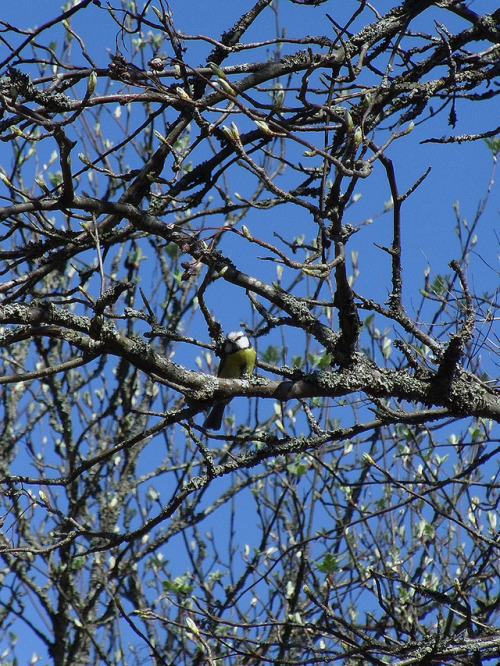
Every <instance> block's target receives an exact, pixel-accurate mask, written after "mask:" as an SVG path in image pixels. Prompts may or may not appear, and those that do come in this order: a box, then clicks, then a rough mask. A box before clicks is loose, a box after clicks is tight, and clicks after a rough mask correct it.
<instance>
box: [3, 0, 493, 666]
mask: <svg viewBox="0 0 500 666" xmlns="http://www.w3.org/2000/svg"><path fill="white" fill-rule="evenodd" d="M251 4H252V3H250V2H245V3H243V2H234V1H230V2H229V1H227V0H223V1H218V2H215V1H211V0H203V1H201V0H193V1H189V2H186V1H182V0H181V1H178V0H173V1H172V2H171V5H172V9H173V11H174V20H175V23H176V26H177V28H178V29H179V30H181V31H182V32H185V33H190V34H192V35H196V34H202V33H203V34H210V35H213V36H218V35H219V34H220V33H221V32H222V31H224V30H227V29H228V28H229V27H231V25H232V24H233V23H234V21H235V20H236V19H237V18H238V17H239V16H240V14H241V13H242V11H244V9H245V7H249V6H250V5H251ZM373 4H375V5H376V6H377V7H378V8H379V10H380V11H381V12H384V11H385V10H386V9H387V8H388V7H390V6H393V4H394V3H392V2H388V1H387V0H386V1H384V2H378V3H377V2H374V3H373ZM103 5H104V3H103ZM280 7H281V10H280V17H279V18H276V16H275V15H274V14H273V13H272V12H270V11H268V12H265V13H264V14H263V15H261V17H259V19H258V21H257V22H256V24H255V27H254V28H253V29H252V30H251V31H249V33H248V35H246V36H245V39H246V40H248V41H251V40H252V39H258V38H259V37H260V36H261V34H262V32H261V31H263V30H267V31H268V32H269V35H270V36H272V35H273V34H274V30H275V23H276V21H278V23H280V24H282V25H285V24H286V34H287V36H289V37H291V36H301V35H302V34H303V33H304V25H303V24H304V16H307V32H308V33H309V34H314V33H315V32H319V33H328V31H329V23H328V21H327V20H326V19H325V12H329V13H332V14H333V13H334V14H335V19H336V20H337V21H338V22H340V23H341V22H342V20H343V16H342V11H345V10H347V9H349V10H350V8H351V3H348V2H344V3H340V6H339V3H338V2H335V0H331V1H329V2H327V3H325V4H323V5H321V6H319V7H317V8H315V9H314V10H311V9H307V8H304V7H300V6H298V5H292V4H291V3H289V2H287V1H286V0H281V3H280ZM488 7H491V2H487V1H484V2H478V1H477V0H476V2H473V3H471V8H473V9H474V10H475V11H477V12H481V11H482V10H484V9H485V8H488ZM58 11H59V2H54V1H53V0H51V1H47V2H33V1H32V0H18V2H16V3H6V4H5V7H2V19H3V20H4V21H7V22H11V23H12V24H14V25H16V26H19V27H24V28H29V27H31V26H34V25H36V24H41V23H43V22H44V21H46V20H48V19H49V18H51V17H53V16H55V15H56V14H57V13H58ZM440 16H441V13H440V11H439V10H436V18H437V19H439V17H440ZM457 21H458V19H457ZM423 22H424V20H423V19H422V23H423ZM425 23H426V25H427V26H428V25H429V24H430V23H432V21H430V20H429V19H426V21H425ZM72 26H73V27H74V28H75V30H76V31H77V32H79V33H80V34H81V35H82V37H83V38H84V40H85V43H86V45H87V48H88V52H89V54H90V55H91V57H92V58H93V59H94V61H95V62H96V63H97V64H98V66H99V67H103V68H104V67H107V65H108V63H109V57H108V53H109V52H111V53H114V51H115V38H116V34H117V26H116V24H115V23H114V22H113V21H112V20H111V18H110V17H109V15H108V14H107V12H105V11H103V10H98V9H97V8H96V7H94V6H92V5H90V6H89V7H88V8H87V9H86V10H85V12H82V13H81V14H80V15H78V14H77V15H76V17H75V19H74V21H73V22H72ZM422 27H424V26H423V25H422ZM450 27H453V26H450ZM21 39H22V38H21ZM39 41H40V42H43V41H44V38H43V37H42V38H41V39H40V40H39ZM187 45H188V55H187V59H188V60H189V61H190V63H191V64H193V66H197V65H198V64H201V63H202V62H203V61H204V58H205V57H206V55H207V54H208V52H209V50H210V49H209V47H208V46H207V47H206V48H205V49H202V48H200V47H199V46H198V45H197V44H196V43H195V42H190V41H188V42H187ZM288 48H291V47H288ZM122 50H123V49H122ZM74 53H75V61H76V62H77V63H78V64H84V61H83V59H82V58H81V56H80V55H79V54H78V49H77V48H76V46H75V47H74ZM125 55H126V56H127V57H128V55H127V54H125ZM245 56H246V53H245V52H243V53H242V54H241V56H240V58H241V60H242V61H244V60H245ZM4 57H5V46H4V45H2V44H0V60H2V59H3V58H4ZM148 57H149V55H148ZM250 57H253V56H250ZM476 107H477V108H475V109H474V112H472V111H471V109H470V103H467V102H463V103H462V102H459V103H458V104H457V113H458V123H457V127H456V128H455V130H452V129H451V128H450V127H448V126H447V123H446V117H447V116H446V113H445V114H441V115H439V116H438V117H437V118H435V119H434V120H432V121H430V122H428V123H426V124H424V125H421V126H417V127H415V129H414V130H413V132H412V133H411V135H409V136H408V137H406V138H403V139H401V140H399V141H396V142H395V143H393V144H392V145H391V147H390V148H389V149H388V151H387V154H388V155H389V157H391V158H392V159H393V160H394V163H395V168H396V172H397V175H398V183H399V188H400V191H401V192H403V191H404V190H405V189H407V188H408V187H410V186H411V185H412V184H413V183H414V182H415V181H416V179H417V178H418V177H419V176H420V175H421V174H422V173H423V172H424V171H425V170H426V169H427V168H428V167H429V166H432V171H431V173H430V174H429V176H428V177H427V179H426V180H425V181H424V183H422V184H421V186H420V187H419V188H418V190H417V191H416V192H415V193H414V194H413V195H412V196H411V197H410V198H409V199H408V200H407V202H406V203H405V205H404V207H403V263H404V279H405V292H404V293H405V299H406V302H407V304H408V306H409V309H411V307H410V306H411V304H412V303H413V304H415V303H417V302H419V299H420V297H419V292H418V290H419V288H420V287H421V286H422V282H423V278H422V275H423V271H424V269H425V268H426V267H427V266H430V267H431V271H432V273H431V275H432V274H438V273H448V272H449V270H450V269H449V268H448V262H449V261H450V260H451V259H454V258H456V257H457V253H458V244H457V239H456V234H455V231H454V226H455V219H454V212H453V204H454V203H455V202H456V201H458V202H460V210H461V213H462V216H464V217H467V218H468V219H469V220H471V219H472V218H473V217H474V215H475V213H476V210H477V208H478V205H479V203H480V201H481V199H482V197H483V196H484V195H485V191H486V187H487V185H488V181H489V177H490V173H491V169H492V160H491V153H489V151H488V149H487V147H486V145H485V144H484V142H482V141H478V142H471V143H467V142H466V143H463V144H461V145H454V144H449V145H444V146H443V145H437V144H432V143H425V144H420V143H419V141H422V140H424V139H427V138H429V137H441V136H445V135H447V134H450V133H452V132H454V133H459V134H465V133H468V132H479V131H481V130H482V129H485V128H487V127H492V126H493V125H494V124H495V123H496V122H497V118H498V103H497V102H495V101H493V102H491V103H485V104H479V105H476ZM3 151H5V146H4V145H3V144H0V161H1V158H2V152H3ZM235 187H236V185H235ZM237 187H238V190H240V189H241V190H243V189H244V187H245V182H242V183H240V184H238V185H237ZM358 194H361V198H360V199H359V200H358V202H357V203H356V204H354V205H353V206H352V207H351V208H350V209H349V211H348V213H347V214H346V218H345V221H346V222H349V223H351V224H352V225H354V226H358V225H360V224H361V223H362V222H363V221H364V220H366V218H368V217H372V216H374V215H375V214H377V213H378V212H379V211H381V210H382V209H383V208H384V204H385V202H386V201H387V200H388V199H389V190H388V187H387V183H386V180H385V177H384V174H383V171H382V168H381V167H380V166H376V167H375V171H374V174H373V175H372V176H371V177H370V178H368V179H367V180H366V181H364V182H362V183H360V186H359V192H358ZM499 206H500V198H499V195H498V186H495V187H494V190H493V193H492V196H491V199H490V201H489V203H488V207H487V209H486V212H485V214H484V216H483V218H482V220H481V222H480V225H479V229H478V233H479V240H478V244H477V247H476V252H477V256H473V258H472V262H471V267H472V268H474V281H475V286H476V289H478V287H479V286H481V285H484V288H490V287H491V284H492V280H493V279H495V274H494V272H492V271H491V270H489V269H488V268H487V267H485V264H484V263H483V260H484V261H485V262H486V263H489V264H490V265H491V266H493V267H497V262H498V236H497V231H496V230H497V229H498V210H499ZM245 224H246V225H247V226H248V227H249V228H250V231H251V232H252V233H253V234H254V235H257V236H258V235H262V236H263V237H267V235H269V238H270V239H272V236H271V235H270V234H269V230H273V229H274V228H276V229H277V230H278V231H279V232H280V233H282V232H286V236H287V237H288V238H290V237H291V236H293V235H294V234H297V235H298V234H300V233H302V232H304V233H306V236H307V233H308V232H310V233H312V232H311V227H310V226H309V219H308V217H307V214H306V213H304V212H300V211H299V212H297V211H296V210H295V209H294V210H293V211H292V213H291V214H288V209H287V208H285V207H282V208H276V209H274V210H272V211H266V212H265V213H259V212H257V211H255V212H252V213H251V214H250V215H249V216H248V218H247V219H246V220H245ZM391 233H392V218H391V214H390V212H389V213H386V214H385V215H383V216H381V217H378V218H376V219H375V220H374V221H373V223H372V224H371V225H369V226H364V227H363V228H362V230H361V231H360V233H359V234H358V235H357V236H356V237H355V239H354V240H353V242H352V244H351V247H350V248H348V249H349V250H358V251H359V269H360V276H359V278H358V281H357V282H356V284H355V288H356V289H357V290H358V291H360V292H361V293H363V294H364V295H365V296H367V297H371V298H374V299H381V300H384V299H385V298H386V296H387V294H388V293H389V291H390V289H391V284H390V262H389V257H388V255H387V254H386V253H384V252H383V251H381V250H380V249H378V248H377V247H376V246H375V245H374V243H378V244H380V245H388V244H390V242H391V237H392V236H391ZM241 247H243V246H242V244H241V243H240V242H239V241H238V239H237V238H236V237H234V236H233V235H229V234H228V235H227V236H226V237H225V239H224V241H223V243H222V249H223V250H226V251H227V252H228V253H230V254H235V255H236V256H238V267H239V268H241V269H242V270H246V271H248V272H252V270H258V271H259V274H262V275H264V277H265V279H267V280H272V279H275V278H274V271H275V268H274V266H273V265H272V264H269V263H263V262H260V263H259V264H257V259H256V256H257V255H259V254H262V251H261V250H259V251H257V250H256V251H255V253H253V254H252V253H251V252H248V245H247V244H245V245H244V248H245V249H244V250H243V251H242V252H240V251H239V249H240V248H241ZM256 267H257V268H256ZM497 279H498V278H497ZM213 289H214V291H212V292H209V293H208V295H207V298H208V299H210V306H211V307H213V308H214V310H215V312H216V315H217V316H218V317H220V319H221V320H222V323H223V325H224V327H225V329H226V330H232V329H234V328H237V327H238V326H239V323H240V321H241V319H245V318H246V319H247V320H248V319H249V310H248V307H247V304H246V301H245V299H242V302H239V301H238V302H236V303H235V304H234V307H232V308H231V309H229V308H227V307H226V306H225V303H226V302H227V301H232V300H233V299H234V297H235V295H238V290H236V289H235V288H234V287H232V286H231V285H227V284H224V283H223V282H222V281H218V283H217V284H216V285H215V287H214V288H213ZM195 332H196V334H197V335H198V336H199V337H200V338H201V339H204V340H207V341H208V334H207V332H206V330H205V329H204V328H202V326H201V325H200V326H198V327H197V328H195ZM292 340H293V338H292ZM266 343H267V340H266ZM196 353H197V352H195V351H193V348H184V349H183V350H179V352H178V354H179V357H176V360H177V358H179V359H180V360H182V361H183V362H185V363H186V364H187V365H189V366H190V367H195V358H194V356H195V355H196ZM290 355H293V349H291V350H290ZM151 446H152V447H154V448H153V450H158V449H157V448H156V447H158V448H160V447H161V446H162V445H161V444H160V443H159V442H152V444H151ZM219 489H220V486H219V487H218V488H217V491H218V490H219ZM166 494H167V493H166V492H165V495H166ZM221 515H222V514H221ZM223 523H224V521H223V520H221V518H220V516H219V520H218V523H217V522H215V523H214V526H213V527H214V529H215V530H217V529H220V528H221V525H223ZM245 529H247V530H248V529H250V528H248V526H245ZM0 653H1V646H0ZM31 653H32V649H31V647H28V646H27V647H26V655H27V656H26V658H27V659H29V658H30V657H31Z"/></svg>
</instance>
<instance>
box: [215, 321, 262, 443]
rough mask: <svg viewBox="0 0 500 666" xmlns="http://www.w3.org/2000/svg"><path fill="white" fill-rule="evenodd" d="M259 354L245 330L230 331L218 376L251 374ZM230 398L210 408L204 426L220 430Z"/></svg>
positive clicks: (234, 376)
mask: <svg viewBox="0 0 500 666" xmlns="http://www.w3.org/2000/svg"><path fill="white" fill-rule="evenodd" d="M256 360H257V354H256V352H255V349H254V348H253V347H252V345H251V344H250V340H249V339H248V338H247V336H246V335H245V334H244V333H243V331H231V333H228V335H227V337H226V339H225V341H224V347H223V349H222V355H221V359H220V363H219V369H218V371H217V376H218V377H221V379H235V378H238V377H243V376H244V375H251V374H252V372H253V369H254V367H255V361H256ZM228 402H229V400H223V401H221V402H218V403H216V404H215V405H214V406H213V407H212V409H211V410H210V412H209V414H208V416H207V418H206V419H205V423H204V424H203V426H204V427H205V428H207V429H208V430H220V429H221V426H222V417H223V415H224V409H225V407H226V405H227V404H228Z"/></svg>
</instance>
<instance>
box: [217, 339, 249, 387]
mask: <svg viewBox="0 0 500 666" xmlns="http://www.w3.org/2000/svg"><path fill="white" fill-rule="evenodd" d="M256 356H257V355H256V352H255V349H254V348H253V347H249V348H248V349H240V350H239V351H237V352H233V353H232V354H228V355H227V356H226V358H225V359H224V361H223V362H222V364H221V367H220V369H219V377H222V379H232V378H234V377H241V376H242V375H245V374H247V375H251V374H252V372H253V369H254V367H255V359H256Z"/></svg>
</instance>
